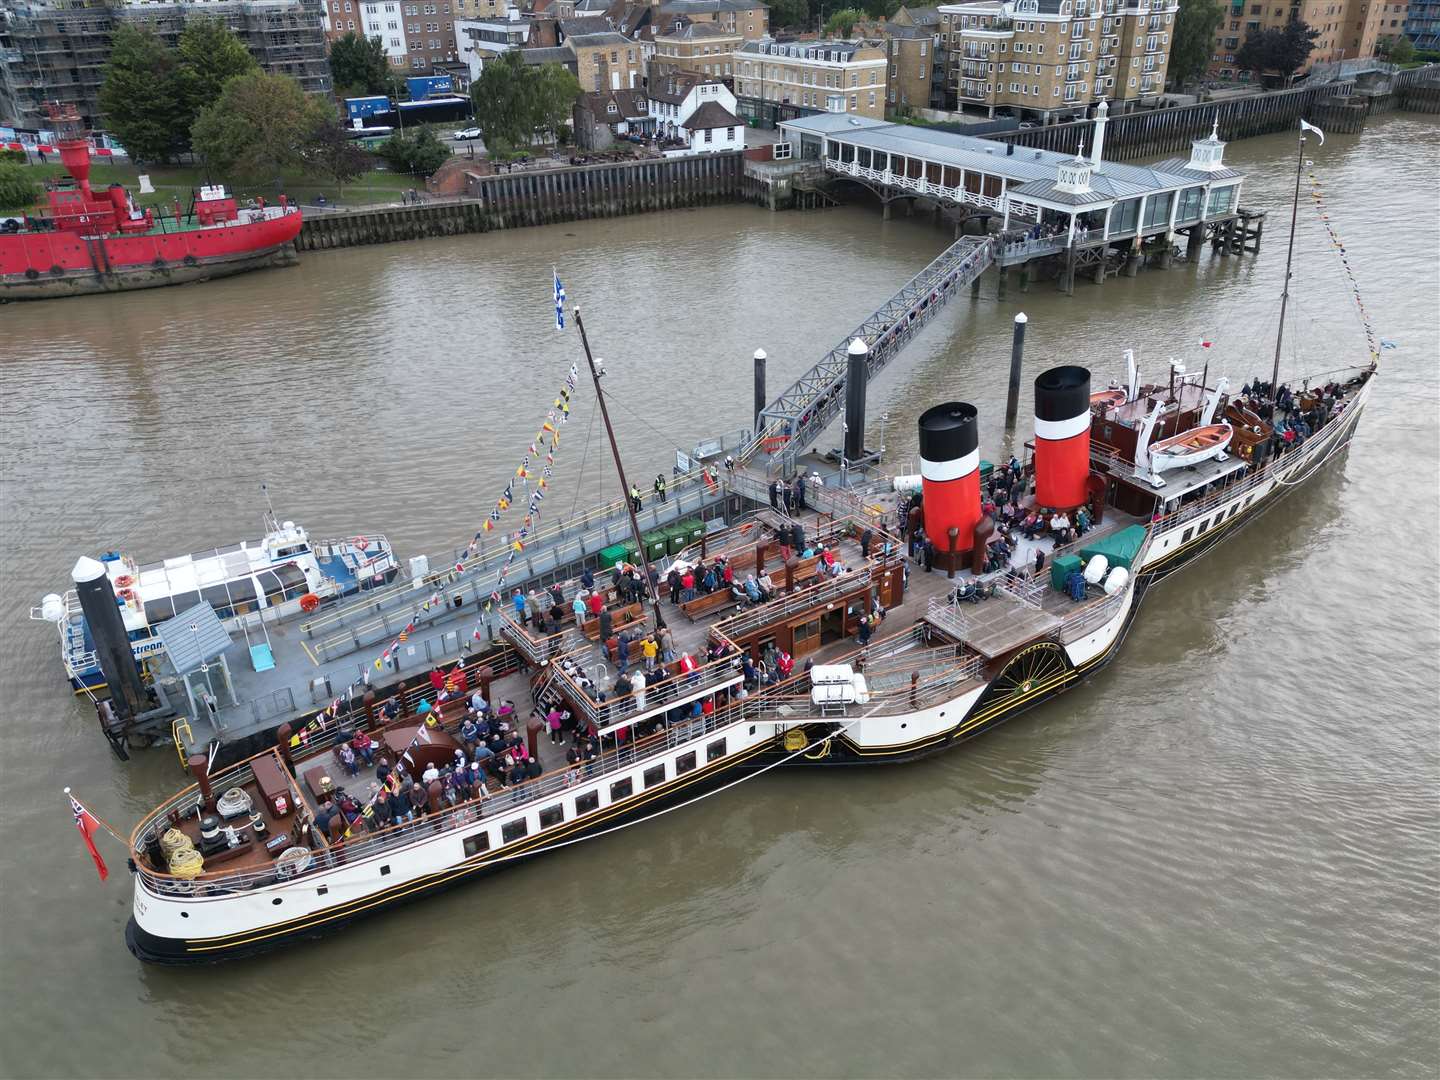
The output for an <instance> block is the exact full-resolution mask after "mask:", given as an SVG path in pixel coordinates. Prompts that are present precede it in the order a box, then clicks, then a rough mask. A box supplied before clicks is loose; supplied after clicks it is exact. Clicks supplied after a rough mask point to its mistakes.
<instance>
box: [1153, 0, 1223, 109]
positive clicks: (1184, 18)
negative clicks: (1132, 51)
mask: <svg viewBox="0 0 1440 1080" xmlns="http://www.w3.org/2000/svg"><path fill="white" fill-rule="evenodd" d="M1224 18H1225V8H1224V7H1223V6H1221V5H1220V4H1219V3H1218V2H1217V0H1180V11H1179V14H1177V15H1176V16H1175V31H1174V34H1173V35H1172V36H1171V38H1170V66H1169V67H1168V68H1167V69H1166V80H1167V81H1168V82H1169V83H1170V85H1171V86H1173V87H1175V88H1176V89H1179V88H1180V87H1181V86H1183V85H1184V84H1185V83H1187V82H1189V81H1190V80H1191V79H1196V78H1199V77H1200V76H1201V75H1202V74H1203V73H1204V71H1205V68H1206V66H1207V65H1208V64H1209V63H1210V54H1211V53H1212V52H1213V51H1214V44H1215V31H1216V30H1217V29H1218V28H1219V26H1220V23H1221V22H1222V21H1224Z"/></svg>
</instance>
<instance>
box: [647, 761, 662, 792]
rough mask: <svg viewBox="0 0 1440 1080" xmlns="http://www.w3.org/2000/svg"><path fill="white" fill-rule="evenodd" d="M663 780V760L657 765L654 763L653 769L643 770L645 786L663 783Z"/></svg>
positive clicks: (649, 786)
mask: <svg viewBox="0 0 1440 1080" xmlns="http://www.w3.org/2000/svg"><path fill="white" fill-rule="evenodd" d="M664 782H665V764H664V762H661V763H660V764H659V765H656V766H655V767H654V768H653V769H646V770H645V786H646V787H647V788H651V787H654V786H655V785H656V784H663V783H664Z"/></svg>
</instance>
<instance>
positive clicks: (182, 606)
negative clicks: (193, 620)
mask: <svg viewBox="0 0 1440 1080" xmlns="http://www.w3.org/2000/svg"><path fill="white" fill-rule="evenodd" d="M170 602H171V603H172V604H174V605H175V614H176V615H179V614H180V613H181V612H182V611H184V610H186V609H187V608H192V607H194V606H195V605H196V604H198V603H199V602H200V594H199V593H198V592H182V593H178V594H176V595H175V596H172V597H171V598H170Z"/></svg>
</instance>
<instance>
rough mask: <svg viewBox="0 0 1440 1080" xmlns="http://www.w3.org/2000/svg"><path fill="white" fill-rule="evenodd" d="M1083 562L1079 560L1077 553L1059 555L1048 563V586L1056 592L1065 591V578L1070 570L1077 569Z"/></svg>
mask: <svg viewBox="0 0 1440 1080" xmlns="http://www.w3.org/2000/svg"><path fill="white" fill-rule="evenodd" d="M1083 565H1084V564H1083V563H1082V562H1081V561H1080V556H1079V555H1061V556H1060V557H1059V558H1058V559H1054V560H1052V561H1051V563H1050V587H1051V588H1052V589H1054V590H1056V591H1057V592H1064V591H1065V579H1066V578H1068V577H1069V576H1070V574H1071V572H1073V571H1075V570H1079V569H1080V568H1081V567H1082V566H1083Z"/></svg>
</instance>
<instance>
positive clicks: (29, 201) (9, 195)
mask: <svg viewBox="0 0 1440 1080" xmlns="http://www.w3.org/2000/svg"><path fill="white" fill-rule="evenodd" d="M38 198H40V184H39V182H38V181H36V180H35V179H34V174H33V173H31V172H30V169H29V167H28V166H25V165H17V164H15V163H14V162H11V161H0V210H28V209H29V208H30V207H31V206H33V205H34V204H35V200H36V199H38Z"/></svg>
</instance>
